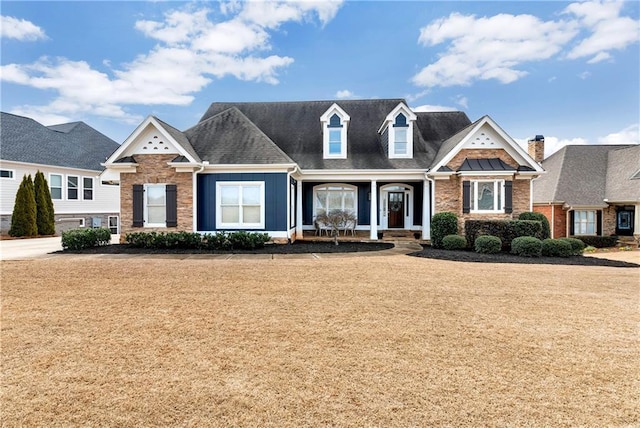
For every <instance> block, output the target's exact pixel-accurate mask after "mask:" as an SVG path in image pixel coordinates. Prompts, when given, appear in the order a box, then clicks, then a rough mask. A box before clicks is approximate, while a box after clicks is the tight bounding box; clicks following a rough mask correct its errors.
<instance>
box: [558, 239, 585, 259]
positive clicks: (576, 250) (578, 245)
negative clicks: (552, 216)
mask: <svg viewBox="0 0 640 428" xmlns="http://www.w3.org/2000/svg"><path fill="white" fill-rule="evenodd" d="M559 239H560V241H564V242H568V243H569V245H571V255H572V256H579V255H581V254H582V253H583V252H584V249H585V247H586V245H585V243H584V242H582V241H581V240H579V239H576V238H559Z"/></svg>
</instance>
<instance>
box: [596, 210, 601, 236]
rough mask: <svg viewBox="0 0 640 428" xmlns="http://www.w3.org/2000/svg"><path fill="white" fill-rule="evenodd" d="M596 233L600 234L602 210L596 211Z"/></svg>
mask: <svg viewBox="0 0 640 428" xmlns="http://www.w3.org/2000/svg"><path fill="white" fill-rule="evenodd" d="M596 235H598V236H602V210H598V211H596Z"/></svg>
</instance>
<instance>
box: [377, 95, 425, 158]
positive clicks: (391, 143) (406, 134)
mask: <svg viewBox="0 0 640 428" xmlns="http://www.w3.org/2000/svg"><path fill="white" fill-rule="evenodd" d="M415 120H416V115H415V113H413V112H412V111H411V110H410V109H409V107H407V106H406V105H405V104H404V103H400V104H398V106H397V107H396V108H395V109H393V111H392V112H391V113H389V115H388V116H387V117H386V119H385V122H384V123H383V125H382V127H381V128H380V131H379V132H381V133H382V134H384V130H385V129H386V131H387V132H386V137H385V138H384V143H385V147H386V148H387V149H388V155H389V159H403V158H405V159H406V158H409V159H410V158H412V157H413V123H414V122H415Z"/></svg>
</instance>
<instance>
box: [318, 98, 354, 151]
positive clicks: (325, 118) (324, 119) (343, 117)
mask: <svg viewBox="0 0 640 428" xmlns="http://www.w3.org/2000/svg"><path fill="white" fill-rule="evenodd" d="M334 114H336V115H338V117H339V118H340V124H341V125H342V127H341V128H330V127H329V121H330V119H331V116H333V115H334ZM350 120H351V118H350V117H349V115H348V114H347V113H346V112H345V111H344V110H342V108H340V106H339V105H338V104H335V103H334V104H333V105H332V106H331V107H330V108H329V110H327V111H326V112H325V113H324V114H323V115H322V116H321V117H320V122H321V123H322V134H323V137H322V138H323V157H324V159H346V158H347V134H348V130H349V121H350ZM332 129H333V130H335V129H340V131H341V132H340V153H336V154H332V153H329V131H330V130H332Z"/></svg>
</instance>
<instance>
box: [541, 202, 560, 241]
mask: <svg viewBox="0 0 640 428" xmlns="http://www.w3.org/2000/svg"><path fill="white" fill-rule="evenodd" d="M533 211H534V212H537V213H541V214H544V216H545V217H546V218H547V220H548V221H549V227H550V228H551V230H552V231H553V233H552V236H553V237H554V238H565V237H566V236H567V211H566V210H564V209H562V205H561V204H557V205H534V207H533Z"/></svg>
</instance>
